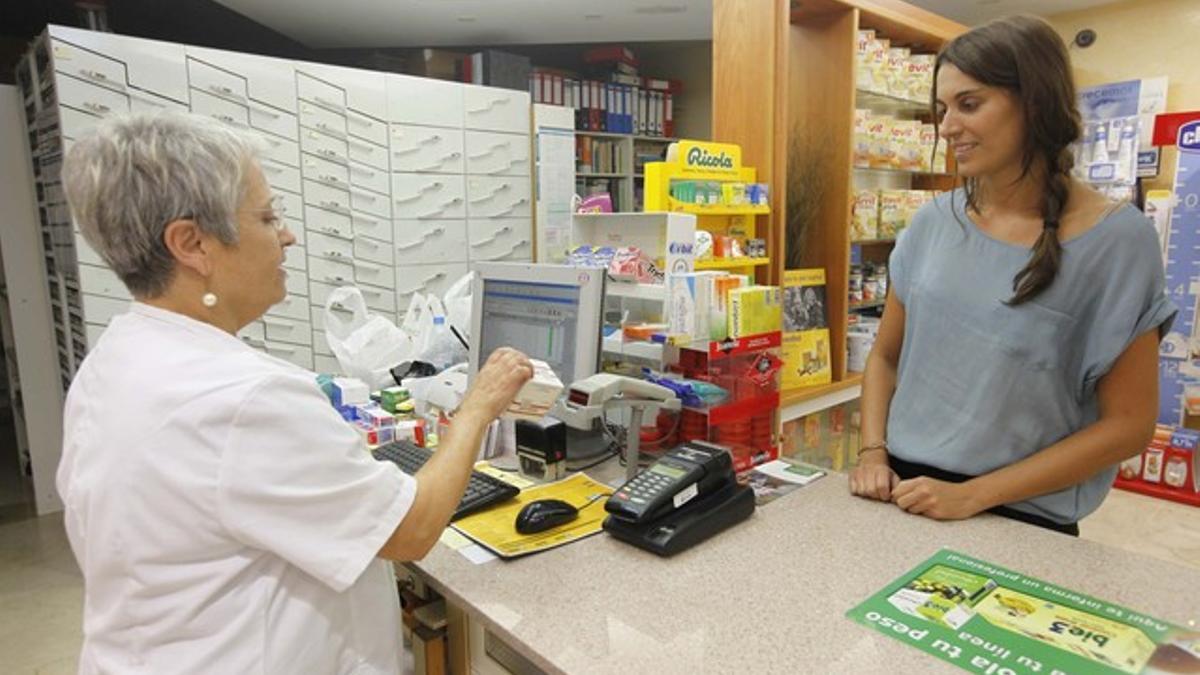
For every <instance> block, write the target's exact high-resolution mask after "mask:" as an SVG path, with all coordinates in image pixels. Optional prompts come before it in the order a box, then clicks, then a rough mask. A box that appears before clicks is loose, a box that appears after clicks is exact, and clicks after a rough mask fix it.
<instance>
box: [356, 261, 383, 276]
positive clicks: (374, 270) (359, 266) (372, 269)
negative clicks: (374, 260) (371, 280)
mask: <svg viewBox="0 0 1200 675" xmlns="http://www.w3.org/2000/svg"><path fill="white" fill-rule="evenodd" d="M364 270H365V271H366V272H369V273H371V274H379V273H380V272H382V271H383V268H382V267H380V266H379V265H372V264H371V263H368V262H363V261H361V260H356V261H354V271H355V272H359V271H364Z"/></svg>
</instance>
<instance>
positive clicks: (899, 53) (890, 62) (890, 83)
mask: <svg viewBox="0 0 1200 675" xmlns="http://www.w3.org/2000/svg"><path fill="white" fill-rule="evenodd" d="M909 53H910V52H909V50H908V48H907V47H889V48H888V51H887V70H886V71H885V72H886V73H887V93H888V94H890V95H892V96H896V97H898V98H908V79H907V78H908V76H907V73H906V66H905V64H906V62H907V61H908V55H909Z"/></svg>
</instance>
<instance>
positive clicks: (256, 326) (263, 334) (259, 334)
mask: <svg viewBox="0 0 1200 675" xmlns="http://www.w3.org/2000/svg"><path fill="white" fill-rule="evenodd" d="M237 336H238V337H239V338H241V339H242V340H243V341H245V342H247V343H249V344H258V345H259V346H261V345H262V343H263V341H264V340H266V339H267V329H266V327H265V326H263V322H262V321H261V320H259V321H252V322H250V324H249V325H246V326H243V327H242V329H241V330H239V331H238V334H237Z"/></svg>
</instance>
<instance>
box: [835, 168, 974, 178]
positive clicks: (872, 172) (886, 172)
mask: <svg viewBox="0 0 1200 675" xmlns="http://www.w3.org/2000/svg"><path fill="white" fill-rule="evenodd" d="M854 173H859V174H866V175H868V176H928V177H931V178H953V177H954V174H952V173H937V172H934V171H906V170H904V169H870V168H867V167H865V166H856V167H854Z"/></svg>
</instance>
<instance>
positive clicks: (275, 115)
mask: <svg viewBox="0 0 1200 675" xmlns="http://www.w3.org/2000/svg"><path fill="white" fill-rule="evenodd" d="M246 103H247V104H248V105H249V106H250V109H251V110H253V111H255V112H260V113H262V114H264V115H266V116H267V117H270V118H271V119H273V120H277V119H279V118H280V117H281V115H280V114H279V113H277V112H275V111H274V110H271V108H270V107H268V106H265V105H262V104H259V103H255V102H254V101H250V100H248V99H247V101H246Z"/></svg>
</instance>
